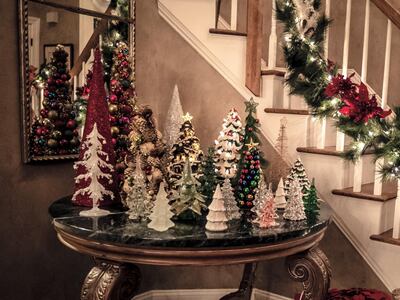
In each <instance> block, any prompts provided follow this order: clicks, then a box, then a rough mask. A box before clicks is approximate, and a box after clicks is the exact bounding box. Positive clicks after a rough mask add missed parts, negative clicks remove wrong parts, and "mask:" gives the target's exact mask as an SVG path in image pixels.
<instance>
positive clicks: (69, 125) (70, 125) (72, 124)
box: [67, 120, 78, 129]
mask: <svg viewBox="0 0 400 300" xmlns="http://www.w3.org/2000/svg"><path fill="white" fill-rule="evenodd" d="M77 125H78V124H77V123H76V121H75V120H69V121H68V122H67V128H69V129H75V128H76V126H77Z"/></svg>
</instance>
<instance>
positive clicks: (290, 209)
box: [283, 175, 306, 221]
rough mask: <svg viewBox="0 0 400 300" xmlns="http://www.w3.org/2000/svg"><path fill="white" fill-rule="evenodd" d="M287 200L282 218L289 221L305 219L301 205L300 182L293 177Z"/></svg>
mask: <svg viewBox="0 0 400 300" xmlns="http://www.w3.org/2000/svg"><path fill="white" fill-rule="evenodd" d="M288 195H289V200H288V202H287V205H286V208H285V212H284V213H283V217H284V218H285V219H287V220H291V221H301V220H304V219H306V214H305V212H304V204H303V193H302V187H301V185H300V181H299V179H298V178H297V176H296V175H294V178H293V181H292V185H291V186H290V188H289V194H288Z"/></svg>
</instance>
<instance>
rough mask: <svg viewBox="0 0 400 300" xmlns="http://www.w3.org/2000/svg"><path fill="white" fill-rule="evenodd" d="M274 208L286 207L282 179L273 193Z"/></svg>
mask: <svg viewBox="0 0 400 300" xmlns="http://www.w3.org/2000/svg"><path fill="white" fill-rule="evenodd" d="M275 207H276V208H285V207H286V196H285V189H284V188H283V180H282V178H281V179H280V180H279V184H278V188H277V189H276V191H275Z"/></svg>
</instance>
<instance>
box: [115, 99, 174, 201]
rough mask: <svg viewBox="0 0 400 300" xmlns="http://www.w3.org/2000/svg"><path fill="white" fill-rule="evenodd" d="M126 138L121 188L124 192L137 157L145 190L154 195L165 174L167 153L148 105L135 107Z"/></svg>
mask: <svg viewBox="0 0 400 300" xmlns="http://www.w3.org/2000/svg"><path fill="white" fill-rule="evenodd" d="M128 138H129V149H128V150H129V151H128V154H127V156H126V158H125V163H127V168H126V169H125V171H124V184H123V188H122V189H123V191H124V192H125V193H126V190H127V189H128V187H127V182H129V180H131V179H130V178H131V177H132V176H135V173H134V171H135V167H136V160H137V159H139V160H140V163H141V168H142V171H143V172H144V174H145V175H146V177H145V184H146V190H147V192H148V194H149V195H150V196H151V197H154V196H155V195H156V194H157V192H158V187H159V184H160V182H161V181H162V180H163V178H164V177H165V174H166V165H167V160H168V153H167V148H166V145H165V144H164V142H163V141H162V135H161V133H160V132H159V131H158V130H157V127H156V122H155V120H154V117H153V111H152V110H151V109H150V108H149V107H137V109H135V111H134V114H133V117H132V121H131V132H130V133H129V137H128Z"/></svg>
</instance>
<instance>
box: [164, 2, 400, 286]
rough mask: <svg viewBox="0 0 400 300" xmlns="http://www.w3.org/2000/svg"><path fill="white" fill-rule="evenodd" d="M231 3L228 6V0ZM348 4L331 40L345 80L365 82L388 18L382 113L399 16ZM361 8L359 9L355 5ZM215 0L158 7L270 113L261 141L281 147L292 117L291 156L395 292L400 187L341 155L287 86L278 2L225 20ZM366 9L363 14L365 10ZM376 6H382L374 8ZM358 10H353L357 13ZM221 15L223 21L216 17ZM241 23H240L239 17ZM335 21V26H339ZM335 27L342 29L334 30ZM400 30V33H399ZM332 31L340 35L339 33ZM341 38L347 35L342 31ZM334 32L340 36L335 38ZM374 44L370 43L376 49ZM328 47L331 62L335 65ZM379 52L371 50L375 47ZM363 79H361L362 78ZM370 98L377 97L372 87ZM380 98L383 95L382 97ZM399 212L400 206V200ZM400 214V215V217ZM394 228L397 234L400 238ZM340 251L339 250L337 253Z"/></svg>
mask: <svg viewBox="0 0 400 300" xmlns="http://www.w3.org/2000/svg"><path fill="white" fill-rule="evenodd" d="M221 1H224V0H221ZM343 2H344V3H345V16H346V17H345V20H344V22H343V23H344V24H342V25H343V26H342V27H343V28H342V31H341V32H344V34H342V36H338V35H336V34H335V36H333V35H332V34H328V36H329V38H331V39H335V40H334V42H335V43H341V44H343V45H344V46H343V56H342V57H341V58H340V59H341V61H342V70H341V72H342V73H343V74H352V73H355V74H356V75H355V76H354V77H353V78H354V80H356V81H361V80H362V81H363V82H366V79H367V70H368V68H367V67H368V52H369V49H370V48H371V46H370V45H369V44H370V43H369V41H370V37H369V36H370V34H380V33H376V32H373V31H371V30H370V20H371V8H374V9H376V10H377V9H379V10H380V11H382V13H381V14H382V15H381V18H382V19H383V20H384V21H385V22H387V32H386V33H385V36H386V44H385V45H382V47H383V48H384V66H383V73H382V74H381V75H382V77H383V83H382V93H381V97H380V98H379V101H380V103H381V105H382V107H386V106H387V103H388V94H389V93H388V91H389V79H390V66H391V62H390V58H391V57H390V56H391V51H390V50H391V46H392V35H393V28H392V27H393V26H398V25H400V12H399V11H397V10H396V9H395V8H394V7H392V6H391V5H390V3H389V0H366V1H365V3H364V1H362V3H361V1H359V2H354V1H352V0H346V1H343ZM353 2H354V3H353ZM218 3H220V1H214V0H201V1H200V0H158V7H159V13H160V15H161V16H162V17H163V18H164V19H165V20H166V21H167V22H168V23H169V24H170V25H171V26H172V27H173V28H174V29H175V30H176V31H177V32H178V33H179V34H180V35H181V36H182V37H183V38H184V39H185V40H186V41H187V42H188V43H189V44H190V45H191V46H192V47H193V48H194V49H195V50H196V51H197V52H198V53H199V54H200V55H201V56H202V57H203V58H204V59H205V60H206V61H207V62H208V63H209V64H210V65H211V66H213V67H214V68H215V69H216V70H217V71H218V72H219V73H220V74H221V75H222V76H223V77H224V78H225V79H226V80H227V81H228V82H229V83H230V84H231V85H232V86H233V87H234V88H235V89H236V90H237V91H238V92H239V93H240V94H241V95H242V96H243V98H244V99H248V98H250V97H255V98H257V100H258V101H259V103H260V105H261V106H262V107H263V108H264V111H262V110H259V113H258V118H259V119H260V121H261V124H262V133H263V135H264V136H265V138H266V139H267V140H268V141H269V142H270V143H271V144H272V145H274V144H275V143H274V141H275V140H276V139H277V137H278V133H279V127H280V120H281V119H282V118H283V117H286V119H287V121H288V123H287V134H288V140H289V145H288V146H289V147H288V152H289V153H288V156H289V159H290V160H291V161H294V159H295V158H297V157H298V156H300V157H301V159H302V161H303V163H304V165H305V167H306V170H307V173H308V175H309V177H311V178H312V177H314V178H315V179H316V185H317V189H318V191H319V193H320V195H321V198H322V199H324V200H325V201H327V202H328V203H329V204H330V206H331V207H332V208H333V210H334V221H335V222H336V223H337V225H338V226H339V228H340V229H341V230H342V231H343V233H344V234H345V235H346V236H347V238H348V239H349V240H350V241H351V242H352V244H353V245H354V246H355V248H356V249H357V250H358V251H359V253H360V254H361V255H362V256H363V258H364V259H365V260H366V261H367V263H368V264H369V265H370V266H371V267H372V269H373V270H374V271H375V273H376V274H377V276H378V277H379V278H380V279H381V280H382V282H383V283H384V284H385V285H386V286H387V288H388V289H389V290H393V289H394V288H396V287H398V286H399V282H400V272H399V270H400V260H399V259H398V258H399V251H400V248H399V247H398V246H400V239H399V235H398V234H399V233H398V231H399V229H400V215H399V216H397V215H396V217H395V213H394V212H395V206H396V195H397V183H382V182H381V180H380V177H379V176H378V174H377V172H376V170H377V165H378V164H379V162H377V163H375V162H374V161H373V155H372V153H370V152H369V153H368V152H367V153H365V155H363V157H362V158H361V159H360V161H359V162H358V163H356V164H355V165H354V164H352V163H351V162H348V161H344V160H343V159H342V158H341V156H340V153H341V152H342V151H343V150H344V149H345V148H346V145H347V144H348V142H349V141H348V139H347V138H346V137H345V136H344V135H343V134H342V133H340V132H337V131H336V129H335V128H334V127H333V124H332V120H329V119H328V120H326V119H325V120H317V119H315V118H313V117H312V116H311V115H310V114H309V113H308V110H307V106H306V105H305V104H304V101H303V99H301V98H300V97H297V96H291V95H289V93H288V90H287V87H285V86H284V79H285V73H286V70H285V68H283V67H282V66H278V64H279V52H280V51H281V50H280V46H279V43H280V40H281V36H280V33H279V25H278V24H277V22H276V20H275V18H274V16H273V13H271V12H273V11H274V1H264V0H247V12H244V13H243V11H238V7H239V6H238V1H237V0H231V1H230V5H231V6H230V9H229V11H228V13H225V15H228V16H229V20H228V21H227V20H225V19H223V18H222V17H221V15H223V12H221V9H220V8H219V7H218ZM324 4H325V6H324V7H325V12H326V14H327V15H328V16H329V15H332V14H333V15H334V13H335V9H339V8H338V6H336V3H335V5H333V3H331V0H326V1H325V3H324ZM364 5H365V7H362V9H361V6H364ZM375 5H376V6H375ZM352 6H353V7H352ZM352 9H353V12H354V10H360V11H362V12H363V14H365V17H364V33H365V34H364V36H363V39H362V47H359V51H360V53H359V57H361V58H362V63H361V70H357V69H355V70H353V69H349V64H350V63H351V62H350V61H349V52H350V41H351V39H352V38H353V36H352V34H351V32H352V27H351V18H352V16H353V15H352V13H351V11H352ZM216 11H218V12H220V14H218V15H216ZM243 15H244V16H246V15H247V31H246V32H244V31H243V30H242V31H240V30H237V24H238V18H240V16H243ZM238 16H239V17H238ZM265 16H271V18H270V20H267V22H265V23H267V24H268V25H269V26H268V31H269V36H268V40H265V38H264V36H265V30H264V32H263V28H264V29H265V26H264V27H263V20H264V21H265V19H266V17H265ZM334 21H335V20H334ZM333 26H341V25H340V24H339V25H336V24H335V23H334V25H333ZM399 28H400V27H399ZM331 30H335V28H334V27H332V29H331ZM336 31H339V32H340V30H336ZM336 31H335V32H336ZM373 38H374V37H373V36H372V35H371V41H372V39H373ZM263 44H268V51H267V52H268V57H262V55H263V54H262V50H261V49H262V46H263ZM329 45H332V41H331V42H330V43H327V44H326V47H325V54H326V56H327V57H330V53H329V51H330V49H329ZM371 45H372V44H371ZM359 74H361V75H359ZM369 89H370V92H371V93H375V92H374V90H373V89H372V87H369ZM375 94H377V93H375ZM397 202H398V204H397V205H398V206H399V205H400V204H399V203H400V199H399V201H397ZM397 211H399V209H397ZM393 228H395V230H394V231H393ZM338 246H340V245H338Z"/></svg>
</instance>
